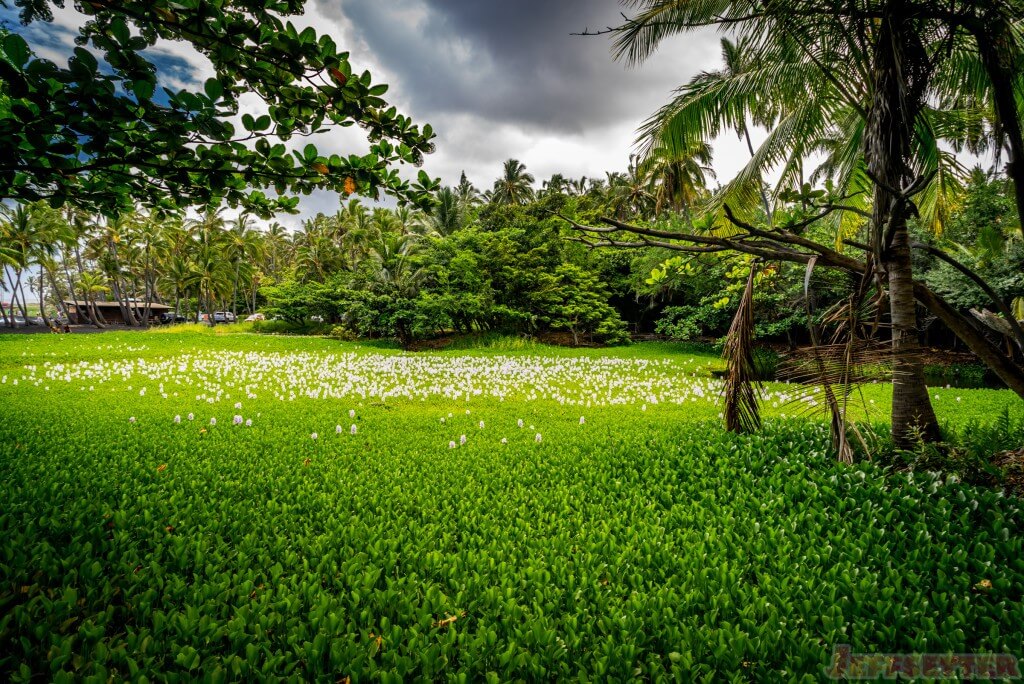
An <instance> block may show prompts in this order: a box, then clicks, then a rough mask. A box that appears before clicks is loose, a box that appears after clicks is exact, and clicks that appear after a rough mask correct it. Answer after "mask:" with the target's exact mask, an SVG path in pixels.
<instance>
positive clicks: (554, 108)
mask: <svg viewBox="0 0 1024 684" xmlns="http://www.w3.org/2000/svg"><path fill="white" fill-rule="evenodd" d="M332 5H333V6H332ZM321 7H322V8H323V11H324V13H325V14H331V13H335V14H337V13H341V14H343V15H344V16H345V17H347V18H348V20H349V21H350V22H351V25H352V27H353V29H354V31H355V32H356V34H357V35H358V36H359V38H361V39H362V40H363V41H365V43H366V44H367V46H368V47H369V49H370V50H371V52H372V53H373V58H374V59H375V60H376V61H378V62H379V63H380V64H381V65H382V66H384V67H385V68H386V69H387V71H388V72H389V74H391V75H392V76H393V77H397V80H398V82H397V83H395V85H396V86H399V87H400V88H401V93H402V96H403V97H406V98H409V100H410V102H411V104H412V105H413V107H414V108H415V109H416V110H418V111H421V112H424V113H429V115H437V114H441V115H445V114H454V113H470V114H475V115H477V116H479V117H482V118H485V119H487V120H489V121H492V122H495V123H498V124H513V125H519V126H524V127H539V128H543V129H544V130H546V131H548V132H557V133H580V132H582V131H585V130H587V129H588V128H591V127H593V126H602V125H607V124H609V123H613V122H615V121H618V120H621V119H622V118H623V117H632V118H633V119H636V120H637V121H636V123H639V118H642V117H643V116H644V115H646V114H648V113H649V111H648V110H647V109H646V107H648V106H650V94H651V92H652V89H653V91H655V92H657V93H658V95H659V97H661V98H667V95H668V90H669V89H670V88H671V87H672V86H674V85H677V84H678V83H679V82H682V81H683V80H685V77H686V75H689V74H692V73H694V72H695V71H696V70H697V68H695V67H694V66H687V65H686V64H680V65H679V69H678V72H677V73H678V74H679V75H678V77H677V79H673V78H672V74H671V73H666V72H665V70H663V69H659V70H658V71H657V72H656V73H652V72H651V71H649V70H645V69H639V70H628V69H627V68H626V67H625V66H624V65H622V64H620V63H616V62H615V61H614V60H613V59H612V56H611V41H610V40H609V38H608V37H607V36H601V37H584V36H573V35H571V34H572V33H573V32H579V31H582V30H583V29H585V28H587V27H589V28H591V29H594V28H599V27H603V26H606V25H608V24H614V23H616V22H617V21H621V17H620V16H619V14H618V12H619V9H620V7H619V5H618V3H617V2H615V0H521V1H519V2H506V1H500V0H496V1H487V0H393V1H391V2H368V1H367V0H343V1H342V2H341V3H340V5H339V4H334V3H330V4H328V3H327V2H322V3H321ZM701 52H706V51H700V50H698V51H697V52H695V53H694V55H693V57H694V60H692V61H703V59H702V58H703V57H704V55H701V54H700V53H701ZM684 61H691V60H684ZM641 94H643V95H644V97H638V96H639V95H641Z"/></svg>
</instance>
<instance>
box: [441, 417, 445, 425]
mask: <svg viewBox="0 0 1024 684" xmlns="http://www.w3.org/2000/svg"><path fill="white" fill-rule="evenodd" d="M441 425H444V417H443V416H442V417H441Z"/></svg>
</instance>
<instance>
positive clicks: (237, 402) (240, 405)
mask: <svg viewBox="0 0 1024 684" xmlns="http://www.w3.org/2000/svg"><path fill="white" fill-rule="evenodd" d="M235 408H237V409H240V408H242V402H240V401H236V402H235Z"/></svg>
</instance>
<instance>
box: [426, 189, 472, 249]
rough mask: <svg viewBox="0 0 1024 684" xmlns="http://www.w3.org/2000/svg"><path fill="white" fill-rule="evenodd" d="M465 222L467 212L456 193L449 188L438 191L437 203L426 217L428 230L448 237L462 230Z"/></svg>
mask: <svg viewBox="0 0 1024 684" xmlns="http://www.w3.org/2000/svg"><path fill="white" fill-rule="evenodd" d="M464 220H465V210H464V207H463V204H462V202H460V201H459V196H458V194H457V193H456V191H455V190H453V189H452V188H450V187H447V186H446V187H443V188H441V189H440V190H438V192H437V202H436V203H435V204H434V206H432V207H431V208H430V211H428V212H427V215H426V221H425V224H426V226H427V229H428V230H429V231H430V232H431V233H433V234H435V235H438V236H441V237H446V236H448V235H452V234H453V233H455V232H456V231H458V230H461V229H462V227H463V225H464V223H463V222H464Z"/></svg>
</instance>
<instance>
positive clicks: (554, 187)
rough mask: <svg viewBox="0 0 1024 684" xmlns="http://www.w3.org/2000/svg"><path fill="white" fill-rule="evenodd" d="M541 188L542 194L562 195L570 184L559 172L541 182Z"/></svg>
mask: <svg viewBox="0 0 1024 684" xmlns="http://www.w3.org/2000/svg"><path fill="white" fill-rule="evenodd" d="M541 187H542V188H543V189H542V190H541V193H542V194H545V195H564V194H566V193H567V192H568V191H569V188H570V184H569V180H568V179H567V178H566V177H565V176H563V175H562V174H560V173H556V174H553V175H552V176H551V178H549V179H547V180H546V181H544V182H543V183H542V184H541Z"/></svg>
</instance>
